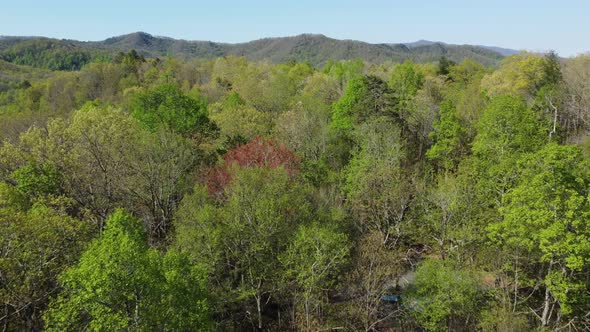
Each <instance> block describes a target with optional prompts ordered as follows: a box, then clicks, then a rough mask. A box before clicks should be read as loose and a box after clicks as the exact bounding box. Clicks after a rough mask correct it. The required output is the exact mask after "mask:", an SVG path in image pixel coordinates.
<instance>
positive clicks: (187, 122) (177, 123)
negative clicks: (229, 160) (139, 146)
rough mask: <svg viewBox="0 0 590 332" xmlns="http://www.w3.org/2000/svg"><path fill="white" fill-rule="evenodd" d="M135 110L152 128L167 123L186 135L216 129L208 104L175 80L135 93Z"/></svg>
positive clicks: (131, 107)
mask: <svg viewBox="0 0 590 332" xmlns="http://www.w3.org/2000/svg"><path fill="white" fill-rule="evenodd" d="M130 109H131V114H132V115H133V117H135V118H136V119H138V120H139V121H140V122H141V123H142V124H143V125H144V126H145V127H146V128H148V129H149V130H151V131H156V129H158V128H160V127H162V126H164V127H165V128H167V129H170V130H173V131H174V132H176V133H179V134H182V135H187V136H190V135H204V134H208V133H210V132H211V131H212V130H214V127H213V126H212V125H211V122H210V121H209V118H208V117H207V114H208V112H207V104H206V103H205V102H204V101H203V100H199V99H195V98H192V97H189V96H187V95H185V94H184V93H182V91H181V90H180V89H179V88H178V87H177V86H176V85H173V84H164V85H161V86H158V87H156V88H153V89H150V90H147V91H143V92H140V93H138V94H137V95H135V96H134V98H133V100H132V102H131V106H130Z"/></svg>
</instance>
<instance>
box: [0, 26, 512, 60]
mask: <svg viewBox="0 0 590 332" xmlns="http://www.w3.org/2000/svg"><path fill="white" fill-rule="evenodd" d="M39 45H42V46H39ZM31 48H33V50H31ZM44 48H45V49H50V50H54V49H66V50H68V51H79V52H90V53H93V54H96V53H106V54H111V55H112V54H115V53H117V52H128V51H130V50H136V51H137V52H138V53H139V54H141V55H143V56H146V57H165V56H175V57H180V58H184V59H190V58H213V57H220V56H228V55H236V56H244V57H245V58H247V59H249V60H254V61H259V60H268V61H271V62H273V63H280V62H287V61H309V62H310V63H312V64H313V65H316V66H322V65H323V64H325V63H326V62H327V61H328V60H350V59H356V58H361V59H363V60H365V61H366V62H369V63H383V62H387V61H392V62H401V61H404V60H407V59H409V60H413V61H415V62H433V61H437V60H438V59H440V57H442V56H445V57H447V58H449V59H451V60H453V61H455V62H460V61H462V60H463V59H465V58H470V59H473V60H476V61H478V62H480V63H482V64H484V65H486V66H495V65H496V64H497V63H498V62H499V61H500V60H501V59H502V58H503V57H505V56H508V55H511V54H515V53H518V51H516V50H511V49H505V48H500V47H493V46H479V45H453V44H446V43H443V42H433V41H427V40H420V41H417V42H413V43H397V44H391V43H380V44H372V43H367V42H362V41H356V40H339V39H333V38H329V37H326V36H324V35H321V34H302V35H298V36H292V37H277V38H263V39H258V40H253V41H250V42H245V43H235V44H230V43H217V42H211V41H189V40H182V39H173V38H169V37H160V36H153V35H151V34H148V33H145V32H135V33H131V34H127V35H122V36H117V37H111V38H108V39H105V40H102V41H77V40H68V39H52V38H45V37H12V36H3V37H0V58H2V54H8V53H10V54H15V53H18V54H35V51H39V49H41V51H43V49H44ZM6 58H7V57H6V56H5V57H4V59H5V60H6ZM7 61H9V60H7Z"/></svg>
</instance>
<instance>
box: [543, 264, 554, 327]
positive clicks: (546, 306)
mask: <svg viewBox="0 0 590 332" xmlns="http://www.w3.org/2000/svg"><path fill="white" fill-rule="evenodd" d="M552 267H553V259H552V260H551V262H549V270H548V271H547V275H549V273H550V272H551V268H552ZM550 307H551V292H550V291H549V287H547V285H545V300H544V303H543V315H542V316H541V325H543V326H548V325H549V320H550V319H551V315H550V311H549V309H550Z"/></svg>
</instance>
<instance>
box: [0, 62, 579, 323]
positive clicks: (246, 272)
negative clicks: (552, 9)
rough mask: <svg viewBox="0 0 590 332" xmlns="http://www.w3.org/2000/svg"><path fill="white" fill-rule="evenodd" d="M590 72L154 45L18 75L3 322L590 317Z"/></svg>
mask: <svg viewBox="0 0 590 332" xmlns="http://www.w3.org/2000/svg"><path fill="white" fill-rule="evenodd" d="M588 77H590V56H588V55H581V56H578V57H576V58H571V59H559V58H558V57H557V56H555V55H554V54H549V55H546V56H539V55H534V54H520V55H515V56H511V57H508V58H506V59H505V60H503V61H502V63H501V65H500V67H499V68H497V69H495V70H493V69H490V68H486V67H484V66H482V65H480V64H479V63H477V62H474V61H472V60H465V61H463V62H462V63H459V64H456V63H454V62H452V61H449V60H448V59H445V58H443V59H441V60H440V61H439V62H438V63H436V64H414V63H412V62H405V63H402V64H384V65H369V64H365V63H363V62H362V61H347V62H330V63H328V64H327V65H326V66H324V67H323V68H321V69H318V68H314V67H312V66H311V65H309V64H306V63H297V62H292V63H287V64H279V65H271V64H268V63H252V62H247V61H246V60H244V59H243V58H238V57H224V58H217V59H211V60H192V61H180V60H178V59H172V58H170V59H165V60H162V59H144V58H142V57H141V56H139V55H138V54H137V53H135V52H130V53H126V54H120V55H118V56H117V57H116V58H115V59H114V60H113V61H106V62H105V61H103V62H96V63H90V64H88V65H86V66H84V67H82V69H81V70H79V71H72V72H53V73H52V74H51V75H50V76H49V77H48V78H47V77H41V76H38V77H37V78H34V79H33V78H30V80H27V82H28V84H23V85H12V86H10V87H9V88H7V89H6V91H3V92H0V135H1V136H2V139H3V143H2V145H1V146H0V241H1V244H2V245H1V249H0V299H1V300H2V312H1V313H0V317H1V318H0V321H1V322H2V324H1V325H2V327H3V329H4V330H6V331H19V330H55V331H70V330H72V331H77V330H101V331H102V330H108V331H111V330H134V331H135V330H149V331H151V330H174V331H177V330H178V331H184V330H221V331H226V330H230V331H231V330H237V331H239V330H267V331H280V330H302V331H318V330H330V329H338V330H351V331H357V330H361V331H362V330H364V331H387V330H393V331H398V330H399V331H420V330H427V331H473V330H481V331H508V330H509V331H531V330H535V329H538V330H572V331H575V330H580V331H581V330H587V329H590V318H589V315H588V313H589V312H590V311H589V310H590V290H589V289H588V285H589V281H590V280H589V278H590V273H589V272H590V271H589V269H590V242H589V241H588V239H589V238H590V221H589V220H590V219H588V217H589V216H590V201H589V194H590V163H589V162H590V146H589V142H588V139H587V138H588V133H589V131H590V121H589V119H590V99H589V95H588V93H587V91H588V89H589V88H590V81H589V80H588Z"/></svg>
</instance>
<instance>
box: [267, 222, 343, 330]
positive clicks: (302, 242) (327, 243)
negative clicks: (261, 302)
mask: <svg viewBox="0 0 590 332" xmlns="http://www.w3.org/2000/svg"><path fill="white" fill-rule="evenodd" d="M332 228H333V227H329V226H321V225H312V226H301V227H300V228H299V230H298V231H297V233H296V234H295V237H294V239H293V242H292V243H291V244H290V245H289V248H287V249H286V251H284V252H283V253H282V254H281V255H280V256H279V261H280V262H281V264H282V265H283V266H284V267H285V272H284V277H285V278H286V279H287V280H293V281H294V287H295V290H294V295H295V297H296V300H295V303H296V305H297V306H302V307H303V312H304V315H305V325H304V326H305V329H306V330H312V326H313V325H312V324H313V322H312V319H313V318H312V317H313V316H316V315H317V314H316V315H314V313H318V312H320V311H321V310H320V308H321V305H322V302H324V301H325V300H324V299H325V295H326V294H325V293H326V292H327V291H328V290H332V289H334V286H335V284H336V282H337V281H338V279H339V278H338V276H339V273H340V272H342V270H343V267H344V266H345V265H346V264H347V262H348V256H349V250H350V248H349V239H348V237H347V236H346V234H344V233H341V232H338V231H336V230H334V229H332ZM315 318H316V319H320V317H315Z"/></svg>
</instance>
